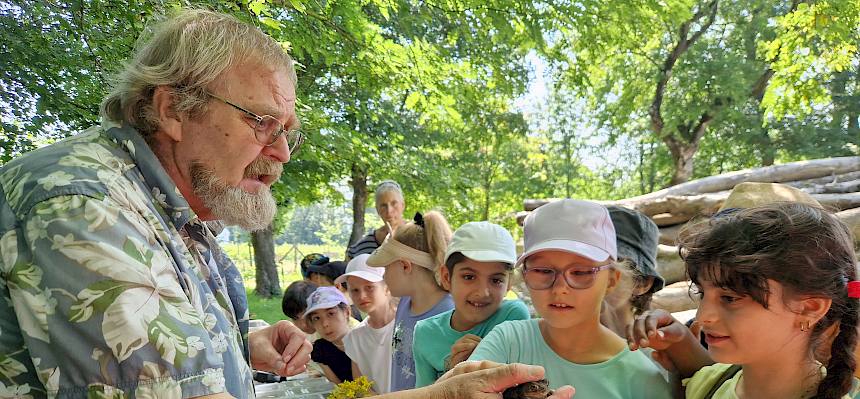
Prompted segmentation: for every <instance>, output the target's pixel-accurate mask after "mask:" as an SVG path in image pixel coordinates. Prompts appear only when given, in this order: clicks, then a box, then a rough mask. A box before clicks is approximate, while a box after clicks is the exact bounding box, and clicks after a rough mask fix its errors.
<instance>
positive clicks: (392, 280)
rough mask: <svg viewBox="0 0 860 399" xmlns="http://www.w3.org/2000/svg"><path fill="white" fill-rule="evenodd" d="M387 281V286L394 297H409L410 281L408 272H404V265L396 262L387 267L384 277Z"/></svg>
mask: <svg viewBox="0 0 860 399" xmlns="http://www.w3.org/2000/svg"><path fill="white" fill-rule="evenodd" d="M382 279H383V280H385V285H387V286H388V290H389V291H391V295H393V296H397V297H400V296H408V295H409V292H408V291H407V287H409V281H408V280H407V279H406V272H405V271H404V270H403V263H402V262H400V261H395V262H392V263H391V264H389V265H388V266H386V267H385V274H383V275H382Z"/></svg>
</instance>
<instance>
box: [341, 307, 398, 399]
mask: <svg viewBox="0 0 860 399" xmlns="http://www.w3.org/2000/svg"><path fill="white" fill-rule="evenodd" d="M367 320H368V319H364V321H362V322H361V323H360V324H359V325H358V326H356V327H355V328H353V329H352V330H351V331H350V332H349V333H347V334H346V336H345V337H343V348H344V352H346V355H347V356H349V358H350V359H352V361H353V362H355V364H357V365H358V369H359V370H361V374H362V375H365V376H367V378H368V379H370V380H371V381H373V390H374V392H376V393H380V394H382V393H388V392H390V391H391V337H392V335H393V334H394V319H392V320H391V322H390V323H388V324H386V325H385V327H382V328H380V329H376V328H373V327H371V326H370V325H368V324H367Z"/></svg>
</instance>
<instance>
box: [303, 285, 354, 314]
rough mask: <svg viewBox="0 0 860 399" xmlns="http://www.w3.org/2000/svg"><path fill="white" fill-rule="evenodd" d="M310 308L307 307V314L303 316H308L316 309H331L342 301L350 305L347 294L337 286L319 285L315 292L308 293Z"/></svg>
mask: <svg viewBox="0 0 860 399" xmlns="http://www.w3.org/2000/svg"><path fill="white" fill-rule="evenodd" d="M307 301H308V308H307V309H305V314H303V315H302V317H308V315H309V314H311V313H313V311H315V310H320V309H331V308H333V307H335V306H337V305H338V304H340V303H343V304H345V305H349V302H347V301H346V296H344V295H343V293H342V292H340V290H339V289H337V288H335V287H318V288H317V289H316V290H314V292H312V293H311V294H310V295H308V299H307Z"/></svg>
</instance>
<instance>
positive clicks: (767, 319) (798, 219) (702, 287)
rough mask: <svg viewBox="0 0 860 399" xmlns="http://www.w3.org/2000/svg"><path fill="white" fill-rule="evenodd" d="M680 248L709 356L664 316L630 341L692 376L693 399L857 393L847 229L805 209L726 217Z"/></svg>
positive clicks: (854, 294)
mask: <svg viewBox="0 0 860 399" xmlns="http://www.w3.org/2000/svg"><path fill="white" fill-rule="evenodd" d="M680 248H681V254H682V257H683V258H684V261H685V263H686V266H687V271H688V273H689V275H690V278H691V280H692V282H693V283H694V286H695V287H696V288H695V289H696V291H697V294H698V295H699V297H700V298H701V303H700V305H699V309H698V313H697V315H696V318H697V320H698V321H699V322H700V323H701V324H702V330H703V332H704V334H705V338H706V341H707V343H708V349H707V352H703V350H702V347H701V346H700V345H699V344H698V342H697V339H696V337H694V336H693V335H692V334H691V333H690V332H689V330H688V329H687V328H685V327H684V326H683V325H682V324H681V323H679V322H678V321H677V320H674V319H673V318H671V316H670V315H668V314H667V313H665V312H654V313H651V314H650V315H646V316H645V317H640V318H637V321H636V323H635V324H634V326H632V327H631V329H630V331H629V334H630V337H629V339H630V341H631V348H632V349H636V348H637V347H645V346H648V347H651V348H654V349H656V350H657V351H658V352H657V353H659V354H661V356H665V357H667V358H668V360H670V361H671V362H673V363H674V365H675V366H676V367H677V368H678V370H679V372H680V373H681V374H682V375H685V376H690V375H692V378H689V379H687V380H686V381H685V383H684V385H685V386H686V397H687V398H694V399H702V398H725V399H734V398H822V399H838V398H844V397H846V394H848V395H849V396H848V397H852V396H854V395H855V391H856V385H857V384H856V381H855V380H854V377H853V373H854V369H855V367H856V361H855V359H854V356H853V350H854V346H855V343H856V340H857V318H858V302H857V298H858V296H860V282H857V281H855V280H856V278H857V269H856V260H855V259H856V258H855V254H854V248H853V240H852V237H851V232H850V231H849V230H848V227H847V226H846V225H845V224H844V223H842V222H841V221H839V219H837V218H836V217H835V216H834V215H832V214H831V213H829V212H827V211H824V210H822V209H820V208H817V207H814V206H810V205H806V204H800V203H780V204H773V205H766V206H760V207H755V208H750V209H744V210H737V209H729V210H725V211H722V212H721V213H719V214H717V215H716V216H715V217H713V218H711V219H710V220H707V221H705V222H703V223H701V224H699V225H697V226H693V227H691V228H690V229H689V230H688V232H686V233H685V235H682V237H681V244H680ZM711 359H713V360H711ZM714 361H716V362H717V364H715V365H712V364H713V363H714ZM732 364H734V365H739V366H740V367H734V368H733V367H730V365H732ZM825 365H826V367H825Z"/></svg>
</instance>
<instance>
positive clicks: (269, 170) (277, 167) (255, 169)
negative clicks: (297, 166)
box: [245, 158, 284, 177]
mask: <svg viewBox="0 0 860 399" xmlns="http://www.w3.org/2000/svg"><path fill="white" fill-rule="evenodd" d="M283 171H284V165H283V164H282V163H280V162H276V161H272V160H269V159H265V158H257V159H255V160H254V161H253V162H251V164H250V165H248V167H246V168H245V177H255V176H259V175H272V176H278V177H280V176H281V173H283Z"/></svg>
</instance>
